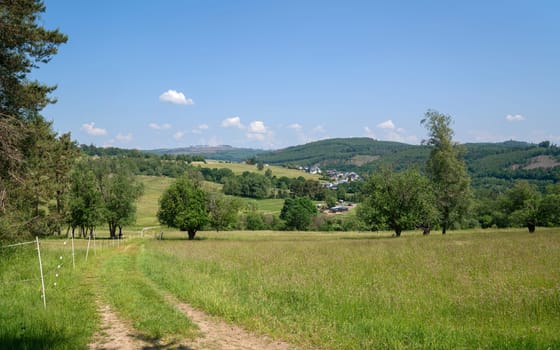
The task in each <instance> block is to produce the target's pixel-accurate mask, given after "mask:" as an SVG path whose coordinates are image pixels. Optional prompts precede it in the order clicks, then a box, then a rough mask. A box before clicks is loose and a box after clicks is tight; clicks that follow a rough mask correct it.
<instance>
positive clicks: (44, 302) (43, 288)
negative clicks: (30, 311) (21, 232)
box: [35, 236, 47, 310]
mask: <svg viewBox="0 0 560 350" xmlns="http://www.w3.org/2000/svg"><path fill="white" fill-rule="evenodd" d="M35 240H36V241H37V256H38V257H39V271H41V290H42V292H43V306H44V307H45V310H46V309H47V296H46V295H45V279H44V277H43V262H42V261H41V249H40V248H39V237H38V236H35Z"/></svg>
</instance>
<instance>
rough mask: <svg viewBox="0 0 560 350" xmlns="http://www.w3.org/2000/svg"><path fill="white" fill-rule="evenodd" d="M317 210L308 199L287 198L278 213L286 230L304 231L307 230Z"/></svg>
mask: <svg viewBox="0 0 560 350" xmlns="http://www.w3.org/2000/svg"><path fill="white" fill-rule="evenodd" d="M316 213H317V208H316V207H315V204H313V201H311V199H309V198H308V197H295V198H287V199H286V200H285V201H284V206H283V207H282V211H281V213H280V219H282V220H285V221H286V229H288V230H299V231H305V230H307V229H309V226H310V225H311V220H312V218H313V216H314V215H315V214H316Z"/></svg>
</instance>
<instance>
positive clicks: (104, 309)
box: [89, 304, 152, 350]
mask: <svg viewBox="0 0 560 350" xmlns="http://www.w3.org/2000/svg"><path fill="white" fill-rule="evenodd" d="M99 316H100V317H101V330H100V331H99V332H97V333H96V334H95V335H94V337H93V341H92V343H91V344H90V345H89V349H91V350H94V349H96V350H97V349H104V350H117V349H120V350H135V349H146V348H150V347H152V345H151V344H148V343H147V342H145V341H144V340H142V338H141V336H140V334H138V333H137V332H135V331H134V329H133V328H132V326H131V325H129V324H128V323H127V322H125V321H123V320H122V319H121V318H119V317H118V316H117V314H116V313H115V312H114V311H113V310H112V309H111V307H110V306H109V305H107V304H100V306H99Z"/></svg>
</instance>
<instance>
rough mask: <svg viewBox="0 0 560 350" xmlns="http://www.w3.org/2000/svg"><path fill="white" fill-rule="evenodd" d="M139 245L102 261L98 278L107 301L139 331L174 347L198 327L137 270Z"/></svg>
mask: <svg viewBox="0 0 560 350" xmlns="http://www.w3.org/2000/svg"><path fill="white" fill-rule="evenodd" d="M139 249H143V248H142V247H139V246H138V244H131V245H128V246H127V247H126V248H124V249H120V250H114V251H112V252H109V253H107V254H105V255H104V256H103V257H102V261H101V267H100V269H98V272H97V273H98V274H99V275H100V279H101V286H100V287H101V289H102V293H103V295H105V298H104V300H105V301H106V302H108V303H110V304H112V305H113V306H114V307H115V309H116V310H117V311H118V312H119V313H120V314H121V315H122V316H123V317H124V318H125V319H128V320H131V321H132V324H133V326H134V328H135V329H136V330H138V331H139V332H140V333H141V334H142V335H144V336H145V337H146V338H149V339H151V340H159V341H162V342H171V343H173V342H174V341H175V340H177V339H178V338H181V337H184V336H187V337H192V336H193V335H194V334H195V330H196V326H195V325H194V324H193V323H192V322H191V321H190V320H189V319H188V318H187V317H186V316H185V315H183V314H182V313H181V312H180V311H179V310H178V309H177V308H176V307H175V306H174V305H171V304H170V303H168V302H167V301H166V296H165V291H162V290H160V289H159V288H158V287H157V286H155V285H154V284H153V283H151V282H150V281H149V280H147V279H146V278H145V277H144V276H143V274H142V273H141V272H140V271H139V270H138V266H137V255H138V250H139Z"/></svg>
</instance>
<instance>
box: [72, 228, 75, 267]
mask: <svg viewBox="0 0 560 350" xmlns="http://www.w3.org/2000/svg"><path fill="white" fill-rule="evenodd" d="M72 267H73V269H74V270H75V269H76V260H75V259H74V233H72Z"/></svg>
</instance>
